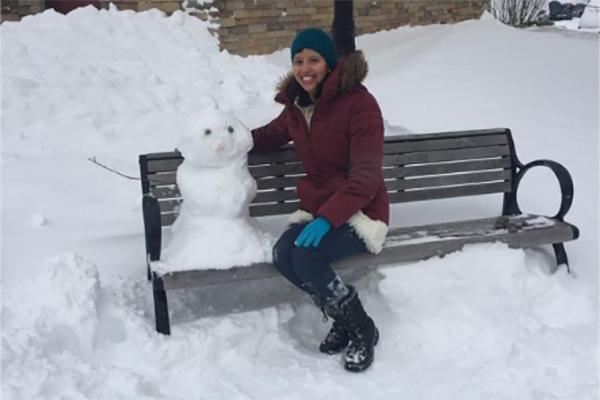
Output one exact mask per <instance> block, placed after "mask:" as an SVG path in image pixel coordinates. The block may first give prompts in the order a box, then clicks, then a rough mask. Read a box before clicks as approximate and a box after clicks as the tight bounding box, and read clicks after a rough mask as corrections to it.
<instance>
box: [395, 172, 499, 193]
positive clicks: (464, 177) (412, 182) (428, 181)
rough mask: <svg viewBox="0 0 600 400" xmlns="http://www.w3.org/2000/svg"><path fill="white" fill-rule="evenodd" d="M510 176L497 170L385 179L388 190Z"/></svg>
mask: <svg viewBox="0 0 600 400" xmlns="http://www.w3.org/2000/svg"><path fill="white" fill-rule="evenodd" d="M509 178H510V171H507V170H499V171H492V172H476V173H469V174H454V175H442V176H435V177H425V178H421V177H419V178H412V179H396V180H388V181H385V186H386V188H387V190H388V191H394V190H400V189H418V188H428V187H429V188H433V187H440V186H452V185H460V184H466V183H469V184H471V183H486V182H495V181H504V180H506V179H509Z"/></svg>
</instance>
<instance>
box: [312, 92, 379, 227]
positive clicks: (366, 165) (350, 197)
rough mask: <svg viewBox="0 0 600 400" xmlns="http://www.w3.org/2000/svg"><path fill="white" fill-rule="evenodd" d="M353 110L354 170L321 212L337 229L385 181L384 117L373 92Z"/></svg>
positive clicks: (351, 166)
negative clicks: (383, 167) (383, 169)
mask: <svg viewBox="0 0 600 400" xmlns="http://www.w3.org/2000/svg"><path fill="white" fill-rule="evenodd" d="M356 104H357V106H355V109H354V110H352V112H351V113H350V123H349V127H350V128H349V129H350V169H349V171H348V178H347V179H346V183H345V184H343V185H342V186H341V187H340V188H339V189H338V190H337V191H336V192H335V193H334V194H333V195H332V196H331V197H330V198H329V199H328V200H327V201H326V202H325V203H324V204H323V206H321V208H320V209H319V210H318V211H317V215H320V216H323V217H325V218H327V220H329V222H331V224H332V225H333V227H334V228H338V227H340V226H341V225H343V224H344V223H345V222H346V221H347V220H348V219H349V218H350V217H351V216H352V215H354V214H356V213H357V212H358V211H359V210H361V209H362V208H364V207H365V206H366V205H368V204H369V203H370V202H371V201H372V200H373V198H374V197H375V194H376V193H377V190H378V189H379V185H380V184H381V182H382V180H383V173H382V164H383V136H384V128H383V118H382V117H381V111H380V109H379V106H378V105H377V101H375V98H373V96H371V95H370V94H367V97H366V99H365V100H364V101H359V102H356Z"/></svg>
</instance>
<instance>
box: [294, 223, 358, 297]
mask: <svg viewBox="0 0 600 400" xmlns="http://www.w3.org/2000/svg"><path fill="white" fill-rule="evenodd" d="M300 230H301V229H300ZM300 230H298V231H297V232H298V234H299V233H300ZM294 239H295V238H294ZM292 246H293V247H292V248H291V257H290V262H289V263H290V264H291V268H292V271H291V273H293V275H294V277H295V279H296V280H299V282H301V283H300V284H301V285H302V286H303V287H304V290H305V291H306V292H308V293H312V294H313V295H314V296H316V300H318V301H319V303H320V305H321V306H324V305H325V304H330V303H334V302H337V301H339V300H340V299H342V298H343V297H344V296H346V295H347V294H348V287H347V286H346V285H345V284H344V282H343V281H342V280H341V278H340V277H339V275H338V274H337V273H336V272H335V271H334V270H333V269H332V268H331V265H330V264H331V263H332V262H334V261H337V260H340V259H343V258H346V257H350V256H353V255H356V254H360V253H364V252H366V251H367V248H366V246H365V244H364V242H363V241H362V239H360V237H358V235H357V234H356V232H355V231H354V229H353V228H352V227H351V226H349V225H348V224H344V225H342V226H341V227H339V228H338V229H334V230H331V231H329V232H328V233H327V234H326V235H325V236H324V237H323V239H322V240H321V243H320V245H319V246H318V247H295V246H294V245H293V241H292ZM288 268H289V265H288ZM291 273H290V274H291Z"/></svg>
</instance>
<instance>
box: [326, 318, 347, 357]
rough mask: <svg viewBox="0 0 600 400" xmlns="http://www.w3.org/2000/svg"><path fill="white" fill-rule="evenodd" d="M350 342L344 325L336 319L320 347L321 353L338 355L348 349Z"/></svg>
mask: <svg viewBox="0 0 600 400" xmlns="http://www.w3.org/2000/svg"><path fill="white" fill-rule="evenodd" d="M349 342H350V339H349V338H348V333H346V330H345V329H344V327H343V326H342V324H341V323H340V322H338V321H336V320H335V319H334V320H333V325H331V329H329V332H328V333H327V336H325V339H323V341H322V342H321V344H320V345H319V351H321V353H325V354H338V353H340V352H341V351H342V350H344V349H345V348H346V347H348V343H349Z"/></svg>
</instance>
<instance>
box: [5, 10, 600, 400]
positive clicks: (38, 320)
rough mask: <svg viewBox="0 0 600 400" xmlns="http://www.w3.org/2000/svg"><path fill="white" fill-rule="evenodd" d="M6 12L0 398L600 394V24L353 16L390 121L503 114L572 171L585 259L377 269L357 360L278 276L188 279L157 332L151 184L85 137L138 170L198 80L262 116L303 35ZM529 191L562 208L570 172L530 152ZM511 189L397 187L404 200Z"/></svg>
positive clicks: (449, 212) (243, 114) (459, 256)
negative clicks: (146, 215) (233, 45)
mask: <svg viewBox="0 0 600 400" xmlns="http://www.w3.org/2000/svg"><path fill="white" fill-rule="evenodd" d="M0 33H1V36H2V65H1V66H2V81H1V83H2V153H1V155H2V159H1V168H2V171H1V172H2V187H1V190H2V248H1V250H2V394H3V399H33V398H36V399H167V398H168V399H219V400H225V399H261V400H266V399H286V400H287V399H332V398H343V399H444V398H447V399H484V398H485V399H535V400H541V399H577V400H579V399H597V398H598V395H599V388H598V266H599V249H598V244H599V236H598V227H599V221H598V204H599V202H598V184H599V172H598V167H599V165H598V158H599V157H598V155H599V141H598V136H599V121H598V117H599V102H598V90H599V87H598V84H599V81H598V36H597V35H589V34H585V35H563V34H560V33H558V32H546V31H544V32H541V31H533V30H517V29H513V28H510V27H507V26H503V25H501V24H499V23H497V22H496V21H494V20H492V19H490V18H489V16H484V18H482V19H481V20H479V21H467V22H463V23H460V24H455V25H436V26H425V27H414V28H409V27H404V28H400V29H396V30H393V31H388V32H380V33H377V34H372V35H364V36H361V37H360V38H359V39H358V45H359V47H360V48H362V49H364V51H365V54H366V56H367V58H368V60H369V63H370V73H369V77H368V79H367V82H366V84H367V86H368V87H369V88H370V90H371V91H372V92H373V93H374V94H375V96H376V97H377V99H378V100H379V102H380V105H381V107H382V110H383V113H384V117H385V118H386V120H387V123H388V125H389V126H392V127H394V128H393V129H390V132H391V131H394V130H395V131H396V132H405V131H412V132H418V133H421V132H423V133H424V132H433V131H445V130H458V129H471V128H488V127H498V126H503V127H509V128H511V129H512V131H513V134H514V137H515V142H516V146H517V151H518V154H519V156H520V158H521V160H522V161H524V162H528V161H532V160H534V159H538V158H549V159H554V160H556V161H559V162H561V163H563V164H564V165H565V166H567V168H568V169H569V170H570V172H571V174H572V175H573V179H574V183H575V200H574V203H573V208H572V210H571V212H570V213H569V214H568V216H567V220H568V221H569V222H572V223H574V224H576V225H577V226H579V228H580V229H581V238H580V239H579V240H577V241H575V242H571V243H568V244H567V251H568V254H569V257H570V261H571V268H572V270H573V273H572V274H571V275H568V274H566V273H565V269H564V268H562V269H560V270H559V271H558V273H557V274H555V275H549V274H548V273H547V270H548V266H549V265H550V264H551V263H552V262H553V255H552V253H551V252H550V249H549V248H544V249H532V250H511V249H508V248H507V247H506V246H504V245H502V244H486V245H475V246H469V247H467V248H465V249H464V250H463V251H460V252H457V253H454V254H451V255H449V256H446V257H445V258H443V259H438V258H436V259H431V260H428V261H422V262H418V263H413V264H406V265H402V266H398V267H396V268H394V267H391V268H386V269H383V270H381V273H380V274H372V275H370V276H368V277H366V278H364V279H363V280H362V281H361V282H359V286H360V287H361V296H362V298H363V300H364V302H365V304H366V308H367V309H368V311H369V312H370V313H372V314H373V316H374V318H375V320H376V321H377V323H378V324H379V327H380V330H381V332H382V339H381V342H380V344H379V345H378V347H377V349H376V352H377V353H376V361H375V363H374V364H373V366H372V368H370V369H369V370H368V371H366V372H365V373H363V374H358V375H357V374H349V373H347V372H345V371H344V370H343V368H342V367H341V365H340V360H339V358H338V357H331V356H325V355H322V354H320V353H319V352H318V350H317V348H316V347H317V344H318V341H319V339H320V337H321V335H323V334H324V333H325V331H326V326H325V325H324V324H322V323H321V321H320V319H321V316H320V313H319V312H318V311H317V310H315V309H314V307H313V306H311V304H309V302H307V301H306V300H297V301H294V302H283V303H281V304H278V305H273V303H276V300H278V299H272V298H271V297H274V296H275V295H270V294H269V293H270V292H269V291H268V290H266V289H268V287H267V286H268V285H267V284H265V287H263V286H260V285H255V286H251V285H245V286H243V287H231V286H227V287H225V288H219V289H218V290H213V292H212V293H209V291H205V292H202V291H195V290H185V291H174V292H172V293H170V297H169V299H170V306H171V309H172V311H173V329H172V330H173V334H172V335H171V336H170V337H164V336H162V335H159V334H157V333H155V331H154V318H153V309H152V298H151V293H150V292H151V290H150V287H149V285H148V283H147V281H146V280H145V273H146V271H145V262H144V244H143V237H142V232H143V227H142V217H141V201H140V184H139V182H138V181H135V180H127V179H124V178H122V177H120V176H117V175H115V174H112V173H110V172H108V171H106V170H105V169H102V168H99V167H98V166H96V165H94V164H93V163H91V162H89V161H88V160H87V158H88V157H91V156H95V157H96V158H97V160H99V161H101V162H103V163H105V164H107V165H109V166H110V167H112V168H116V169H118V170H120V171H122V172H124V173H127V174H129V175H134V176H135V175H137V155H138V154H140V153H144V152H151V151H164V150H169V149H172V148H173V147H174V146H175V142H176V140H177V135H178V133H179V131H180V129H181V127H182V124H183V122H184V121H185V120H186V118H188V117H190V116H193V115H194V114H195V113H198V112H199V110H200V109H202V106H203V98H204V96H206V95H209V96H211V97H213V98H214V99H215V100H216V101H217V102H218V103H219V104H220V105H221V106H222V107H224V108H227V107H229V108H231V109H233V110H235V112H236V114H237V116H238V117H239V118H240V119H242V120H243V121H244V122H245V123H246V124H247V125H248V126H250V127H253V126H257V125H258V124H261V123H264V122H266V121H268V120H269V119H270V118H272V117H274V116H275V115H276V114H277V112H278V110H279V106H277V105H276V104H275V103H274V102H273V101H272V97H273V95H274V86H275V84H276V81H277V79H278V78H279V77H280V76H281V75H282V74H284V73H285V72H286V70H287V69H288V67H289V56H288V52H287V51H281V52H277V53H274V54H272V55H269V56H260V57H259V56H257V57H248V58H241V57H237V56H232V55H229V54H227V53H226V52H221V53H220V52H219V51H218V46H217V42H216V39H215V38H213V37H211V36H210V35H209V34H208V33H207V24H206V23H204V22H201V21H199V20H197V19H194V18H191V17H188V16H187V15H185V14H182V13H176V14H174V15H173V16H171V17H168V18H167V17H165V16H164V15H162V14H161V13H159V12H156V11H150V12H144V13H133V12H128V11H125V12H117V11H114V10H112V11H96V10H94V9H92V8H86V9H79V10H76V11H75V12H73V13H71V14H69V15H67V16H66V17H65V16H62V15H59V14H56V13H53V12H52V11H47V12H45V13H43V14H41V15H37V16H33V17H27V18H24V19H23V20H22V21H21V22H18V23H13V22H5V23H3V24H2V25H1V26H0ZM519 199H520V201H521V204H522V208H523V209H524V210H525V211H528V212H533V213H540V214H546V215H552V214H554V212H555V210H556V209H557V207H558V204H559V202H560V193H559V190H558V188H557V183H556V180H555V178H554V177H553V175H552V174H551V173H550V172H549V171H546V170H543V169H540V170H533V171H531V173H530V175H528V176H527V177H526V178H525V179H524V181H523V186H522V191H521V192H520V194H519ZM500 206H501V199H500V198H499V197H498V196H484V197H479V198H472V199H460V200H443V201H437V202H426V203H414V204H408V205H401V206H394V208H393V216H392V217H393V220H392V223H393V225H396V226H399V225H412V224H418V223H427V222H432V221H442V220H455V219H461V218H465V217H480V216H491V215H497V214H498V212H499V210H500ZM261 222H262V224H263V226H264V227H265V229H267V230H269V231H271V232H272V233H274V234H277V233H278V232H280V231H281V230H282V229H283V228H284V226H285V223H284V219H283V218H269V219H264V220H262V221H261ZM269 303H271V305H270V306H267V307H259V306H261V305H263V306H264V305H265V304H267V305H268V304H269ZM240 309H242V310H244V311H240V312H231V311H232V310H240Z"/></svg>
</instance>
